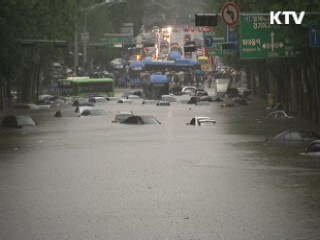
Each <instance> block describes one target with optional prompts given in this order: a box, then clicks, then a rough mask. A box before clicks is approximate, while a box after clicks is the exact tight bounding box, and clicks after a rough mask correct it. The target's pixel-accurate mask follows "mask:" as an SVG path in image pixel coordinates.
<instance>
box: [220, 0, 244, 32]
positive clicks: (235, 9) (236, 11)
mask: <svg viewBox="0 0 320 240" xmlns="http://www.w3.org/2000/svg"><path fill="white" fill-rule="evenodd" d="M221 19H222V21H223V22H224V24H225V25H227V26H229V27H233V26H236V25H237V24H238V23H239V20H240V8H239V6H238V5H237V4H235V3H233V2H228V3H226V4H224V5H223V7H222V10H221Z"/></svg>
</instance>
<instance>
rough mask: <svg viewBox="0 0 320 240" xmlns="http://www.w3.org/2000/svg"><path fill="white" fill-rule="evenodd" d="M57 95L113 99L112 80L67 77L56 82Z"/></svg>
mask: <svg viewBox="0 0 320 240" xmlns="http://www.w3.org/2000/svg"><path fill="white" fill-rule="evenodd" d="M58 87H59V93H60V95H62V96H69V97H85V98H86V97H91V96H103V97H114V79H112V78H89V77H68V78H66V79H60V80H58Z"/></svg>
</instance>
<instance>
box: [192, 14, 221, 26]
mask: <svg viewBox="0 0 320 240" xmlns="http://www.w3.org/2000/svg"><path fill="white" fill-rule="evenodd" d="M195 25H196V26H199V27H212V26H217V25H218V16H217V14H215V13H196V14H195Z"/></svg>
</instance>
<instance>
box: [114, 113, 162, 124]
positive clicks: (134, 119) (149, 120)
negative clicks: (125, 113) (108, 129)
mask: <svg viewBox="0 0 320 240" xmlns="http://www.w3.org/2000/svg"><path fill="white" fill-rule="evenodd" d="M120 123H123V124H133V125H142V124H161V122H160V121H159V120H158V119H156V118H155V117H153V116H150V115H134V116H131V117H128V118H127V119H126V120H124V121H122V122H120Z"/></svg>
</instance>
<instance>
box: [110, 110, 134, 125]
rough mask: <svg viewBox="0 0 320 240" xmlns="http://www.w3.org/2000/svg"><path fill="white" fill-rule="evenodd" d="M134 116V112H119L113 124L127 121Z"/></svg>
mask: <svg viewBox="0 0 320 240" xmlns="http://www.w3.org/2000/svg"><path fill="white" fill-rule="evenodd" d="M131 116H133V113H132V112H119V113H117V114H116V116H115V117H114V120H113V121H112V122H113V123H120V122H123V121H124V120H126V119H127V118H128V117H131Z"/></svg>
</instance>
